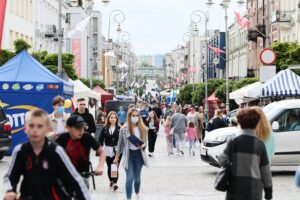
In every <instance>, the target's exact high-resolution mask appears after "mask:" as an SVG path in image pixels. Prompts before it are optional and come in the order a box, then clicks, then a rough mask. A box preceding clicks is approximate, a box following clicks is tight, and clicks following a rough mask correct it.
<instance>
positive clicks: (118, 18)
mask: <svg viewBox="0 0 300 200" xmlns="http://www.w3.org/2000/svg"><path fill="white" fill-rule="evenodd" d="M112 20H113V21H114V22H115V23H117V24H118V28H117V32H121V31H122V29H121V23H123V22H124V21H125V14H124V12H123V11H121V10H113V11H111V13H110V14H109V22H108V32H107V48H106V52H109V51H110V47H109V43H110V27H111V21H112ZM107 58H108V59H109V57H107ZM108 59H106V60H105V70H104V81H105V85H106V86H107V85H108V72H109V68H108V64H109V60H108Z"/></svg>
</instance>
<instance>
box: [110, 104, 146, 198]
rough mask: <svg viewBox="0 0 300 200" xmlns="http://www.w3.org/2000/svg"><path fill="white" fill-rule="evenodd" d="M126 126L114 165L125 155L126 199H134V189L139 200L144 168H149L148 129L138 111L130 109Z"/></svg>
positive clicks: (122, 162)
mask: <svg viewBox="0 0 300 200" xmlns="http://www.w3.org/2000/svg"><path fill="white" fill-rule="evenodd" d="M126 121H127V122H126V124H125V125H124V126H123V127H122V128H121V130H120V136H119V142H118V146H117V154H116V158H115V160H114V163H115V164H117V163H119V160H120V154H121V153H123V157H122V160H121V165H122V166H123V167H124V168H125V172H126V184H125V188H126V197H127V199H128V200H130V199H131V198H132V187H133V185H134V191H135V194H136V197H137V199H139V198H140V195H139V193H140V186H141V172H142V166H143V165H145V166H149V164H148V158H147V154H146V152H145V149H146V144H147V142H148V141H147V131H148V130H147V127H146V126H145V125H144V123H143V120H142V117H141V116H140V114H139V112H138V110H136V109H130V110H129V111H128V113H127V120H126Z"/></svg>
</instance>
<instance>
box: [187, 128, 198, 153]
mask: <svg viewBox="0 0 300 200" xmlns="http://www.w3.org/2000/svg"><path fill="white" fill-rule="evenodd" d="M186 132H187V139H188V141H189V153H190V155H191V154H193V156H194V155H195V142H196V141H197V140H198V136H197V130H196V128H195V124H194V123H193V122H189V126H188V128H187V130H186Z"/></svg>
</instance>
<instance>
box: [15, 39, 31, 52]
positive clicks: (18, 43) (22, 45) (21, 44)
mask: <svg viewBox="0 0 300 200" xmlns="http://www.w3.org/2000/svg"><path fill="white" fill-rule="evenodd" d="M14 48H15V53H16V54H18V53H19V52H21V51H22V50H26V51H27V50H28V49H30V48H31V46H30V45H29V44H28V43H27V42H26V41H25V40H23V39H17V40H15V41H14Z"/></svg>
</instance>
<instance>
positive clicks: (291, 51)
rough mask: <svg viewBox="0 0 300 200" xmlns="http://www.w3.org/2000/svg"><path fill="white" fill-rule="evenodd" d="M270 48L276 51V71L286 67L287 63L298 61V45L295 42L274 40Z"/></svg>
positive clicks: (299, 59) (299, 61)
mask: <svg viewBox="0 0 300 200" xmlns="http://www.w3.org/2000/svg"><path fill="white" fill-rule="evenodd" d="M272 48H273V49H274V51H275V52H276V56H277V58H276V62H275V65H276V71H277V72H279V71H280V70H284V69H286V68H287V67H288V66H289V65H292V64H299V63H300V46H299V45H298V43H297V42H275V43H273V44H272Z"/></svg>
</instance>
